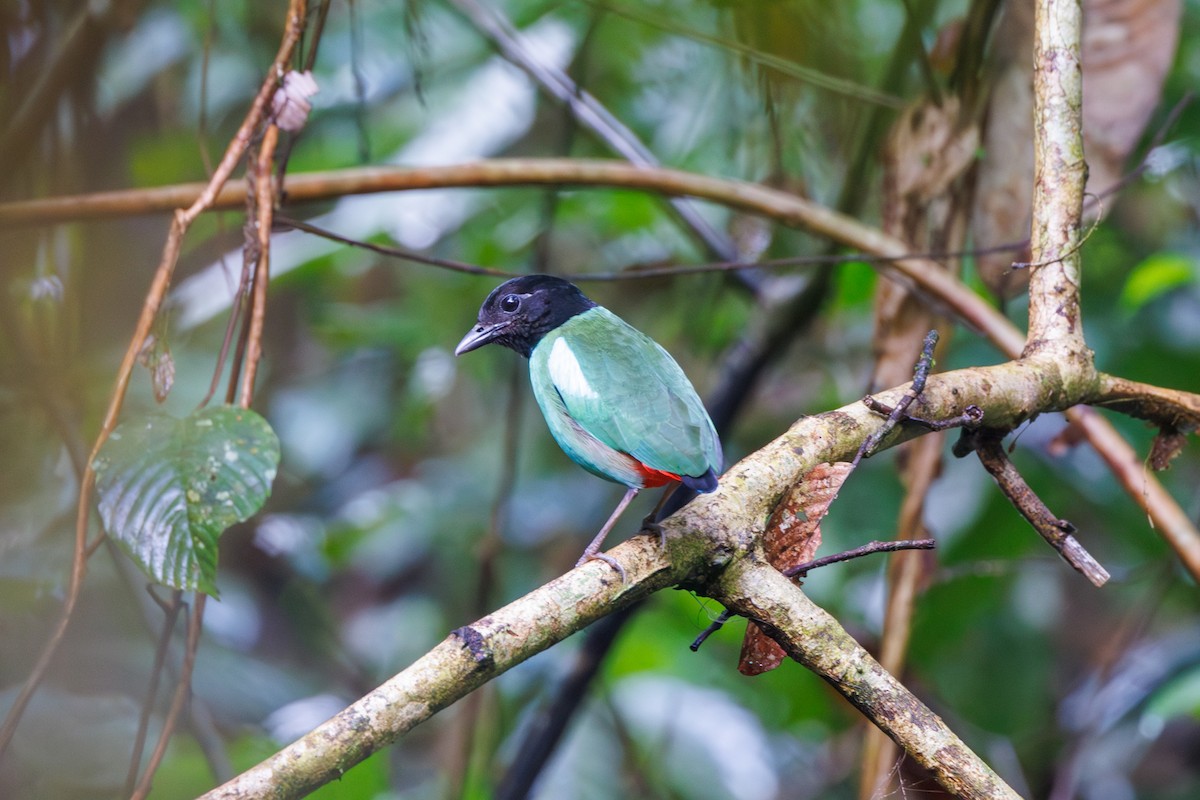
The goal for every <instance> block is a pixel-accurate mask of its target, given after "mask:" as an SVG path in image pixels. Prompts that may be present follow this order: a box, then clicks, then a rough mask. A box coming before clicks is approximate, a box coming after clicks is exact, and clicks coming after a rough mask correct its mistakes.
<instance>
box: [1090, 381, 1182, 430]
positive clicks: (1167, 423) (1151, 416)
mask: <svg viewBox="0 0 1200 800" xmlns="http://www.w3.org/2000/svg"><path fill="white" fill-rule="evenodd" d="M1092 404H1093V405H1098V406H1103V407H1104V408H1110V409H1112V410H1113V411H1119V412H1121V413H1122V414H1128V415H1129V416H1131V417H1137V418H1138V419H1144V420H1149V421H1150V422H1153V423H1155V424H1156V425H1159V426H1160V427H1165V428H1178V429H1180V430H1183V431H1188V432H1192V431H1196V430H1197V429H1200V395H1197V394H1192V393H1191V392H1181V391H1179V390H1178V389H1166V388H1163V387H1161V386H1152V385H1151V384H1148V383H1139V382H1138V381H1131V380H1126V379H1125V378H1118V377H1115V376H1113V375H1103V374H1102V375H1101V376H1100V392H1099V394H1098V395H1097V396H1096V397H1095V398H1094V399H1093V400H1092Z"/></svg>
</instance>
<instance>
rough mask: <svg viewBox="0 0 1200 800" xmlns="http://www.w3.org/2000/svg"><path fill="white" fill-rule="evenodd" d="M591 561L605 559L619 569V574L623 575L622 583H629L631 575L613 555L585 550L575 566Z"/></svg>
mask: <svg viewBox="0 0 1200 800" xmlns="http://www.w3.org/2000/svg"><path fill="white" fill-rule="evenodd" d="M589 561H603V562H604V563H605V564H608V565H609V566H610V567H612V568H613V569H615V570H616V571H617V574H618V575H620V576H621V583H629V577H628V576H627V575H626V574H625V568H624V567H622V566H621V562H620V561H617V560H616V559H615V558H613V557H612V556H610V555H605V554H604V553H589V552H587V551H586V550H585V551H583V555H581V556H580V557H579V560H578V561H576V562H575V566H576V567H582V566H583V565H584V564H586V563H587V562H589Z"/></svg>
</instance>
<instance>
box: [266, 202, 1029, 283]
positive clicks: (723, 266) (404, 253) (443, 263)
mask: <svg viewBox="0 0 1200 800" xmlns="http://www.w3.org/2000/svg"><path fill="white" fill-rule="evenodd" d="M275 228H276V230H278V229H279V228H295V229H296V230H298V231H303V232H304V233H311V234H312V235H313V236H320V237H321V238H322V239H328V240H329V241H331V242H339V243H341V244H345V245H349V246H351V247H357V248H360V249H362V250H369V251H371V252H373V253H378V254H379V255H382V256H387V257H389V258H399V259H403V260H405V261H412V262H414V263H417V264H425V265H427V266H431V267H439V268H441V269H447V270H450V271H451V272H462V273H466V274H468V275H487V276H489V277H493V278H515V277H518V276H520V275H522V274H523V273H519V272H510V271H508V270H502V269H493V268H491V267H484V266H480V265H478V264H471V263H468V262H466V261H455V260H453V259H449V258H439V257H437V256H429V255H425V254H424V253H418V252H416V251H413V250H408V249H405V248H403V247H394V246H391V245H383V244H376V243H374V242H369V241H366V240H363V239H353V238H350V237H348V236H342V235H341V234H339V233H335V232H333V231H331V230H329V229H327V228H322V227H320V226H318V225H314V224H312V223H311V222H307V221H304V220H299V219H296V218H294V217H288V216H284V215H282V214H276V215H275ZM1028 244H1029V243H1028V242H1027V241H1024V242H1009V243H1007V244H1000V245H994V246H992V247H985V248H982V249H979V250H956V251H953V252H926V253H905V254H904V255H902V256H881V255H875V254H872V253H829V254H824V255H808V256H788V257H786V258H766V259H761V260H757V261H744V260H738V261H709V262H706V263H703V264H676V265H672V266H664V267H641V266H629V267H625V268H623V269H618V270H616V271H613V272H584V273H567V274H564V275H563V277H565V278H567V279H569V280H572V281H576V282H579V283H583V282H585V281H594V282H600V281H605V282H612V281H630V280H646V279H650V278H665V277H673V276H676V275H702V274H707V273H710V272H733V271H736V270H743V269H754V270H762V269H778V268H781V267H810V266H823V265H829V264H850V263H856V262H865V263H870V264H884V263H888V262H894V261H901V260H904V259H908V258H921V259H930V260H934V261H951V260H959V259H963V258H976V257H978V256H981V255H987V254H990V253H1005V252H1012V251H1015V250H1021V249H1023V248H1025V247H1026V246H1028Z"/></svg>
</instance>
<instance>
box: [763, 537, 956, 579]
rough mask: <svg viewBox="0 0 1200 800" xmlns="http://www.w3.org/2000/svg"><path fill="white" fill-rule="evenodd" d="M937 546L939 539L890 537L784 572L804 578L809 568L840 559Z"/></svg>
mask: <svg viewBox="0 0 1200 800" xmlns="http://www.w3.org/2000/svg"><path fill="white" fill-rule="evenodd" d="M935 547H937V541H936V540H934V539H889V540H888V541H885V542H879V541H876V542H867V543H866V544H864V545H863V546H862V547H856V548H854V549H853V550H846V551H845V552H842V553H834V554H833V555H830V556H822V557H821V558H817V559H813V560H812V561H808V562H805V563H804V564H797V565H796V566H794V567H791V568H790V569H785V570H784V571H783V574H784V575H785V576H786V577H788V578H803V577H804V576H805V575H807V574H808V572H809V570H813V569H817V568H818V567H827V566H829V565H830V564H837V563H838V562H840V561H849V560H850V559H852V558H861V557H862V556H869V555H871V554H872V553H893V552H895V551H897V550H932V549H934V548H935Z"/></svg>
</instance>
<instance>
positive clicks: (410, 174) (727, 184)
mask: <svg viewBox="0 0 1200 800" xmlns="http://www.w3.org/2000/svg"><path fill="white" fill-rule="evenodd" d="M548 184H549V185H558V184H574V185H591V186H612V187H619V188H632V189H642V190H645V191H655V192H663V193H666V194H685V195H691V196H693V197H700V198H704V199H707V200H712V201H714V202H718V203H723V204H725V205H727V206H731V207H734V208H740V209H742V210H745V211H750V212H753V213H756V214H761V215H763V216H766V217H769V218H771V219H774V220H776V221H778V222H781V223H784V224H788V225H794V226H797V227H801V228H805V229H807V230H809V231H811V232H813V233H816V234H818V235H822V236H825V237H827V238H829V239H831V240H832V241H835V242H838V243H841V244H844V245H847V246H850V247H854V248H856V249H858V250H862V251H864V252H868V253H872V254H874V255H879V256H885V257H889V258H890V257H900V259H899V260H897V261H896V262H894V263H889V264H881V265H879V269H880V271H881V272H883V273H884V274H887V275H888V276H889V277H891V278H893V279H895V280H900V281H903V282H904V283H905V284H906V285H909V286H911V287H913V288H914V289H916V290H917V291H919V292H920V293H921V295H922V296H923V297H924V298H926V299H928V300H929V301H930V302H931V303H932V304H933V305H934V306H935V307H937V308H939V309H940V310H944V311H949V312H953V313H954V314H955V315H956V316H958V317H959V318H960V319H961V320H963V322H965V323H966V324H967V325H969V326H970V327H972V328H973V329H975V330H976V331H979V332H980V333H981V334H982V335H984V336H986V337H987V338H988V340H989V341H991V342H992V343H993V344H994V345H995V346H996V347H997V349H999V350H1000V351H1001V352H1003V353H1004V354H1006V355H1007V356H1009V357H1012V358H1015V357H1017V356H1018V355H1019V354H1020V353H1021V351H1022V350H1023V349H1024V347H1025V337H1024V335H1022V333H1021V332H1020V331H1019V330H1017V328H1016V326H1014V325H1013V324H1012V323H1011V322H1009V321H1008V319H1007V318H1005V317H1004V315H1002V314H1001V313H1000V312H999V311H997V310H996V309H995V308H993V307H992V306H990V305H989V304H988V303H987V302H986V301H984V300H983V299H982V298H980V297H979V296H978V295H976V294H975V293H974V292H972V291H971V290H970V289H969V288H968V287H967V286H965V285H964V284H963V283H962V282H961V281H959V280H958V279H957V278H955V277H954V276H952V275H950V274H949V273H947V272H946V271H944V270H941V269H937V268H935V264H934V262H933V261H931V260H930V259H927V258H921V257H909V251H908V249H907V247H906V246H905V244H904V242H902V241H901V240H899V239H896V238H895V237H892V236H888V235H887V234H885V233H883V232H882V231H880V230H878V229H876V228H872V227H871V226H869V225H865V224H863V223H861V222H859V221H858V220H855V219H852V218H850V217H848V216H845V215H843V214H839V213H837V212H835V211H831V210H830V209H827V208H825V207H823V206H820V205H819V204H816V203H814V202H812V201H810V200H806V199H804V198H802V197H797V196H795V195H791V194H788V193H786V192H782V191H779V190H776V189H770V188H767V187H765V186H760V185H758V184H753V183H747V182H745V181H737V180H729V179H722V178H712V177H708V176H705V175H697V174H694V173H689V172H683V171H680V170H673V169H661V168H659V169H651V168H645V167H635V166H631V165H629V164H626V163H622V162H616V161H589V160H576V159H494V160H489V161H479V162H472V163H465V164H453V165H448V166H439V167H365V168H358V169H346V170H337V171H333V172H314V173H308V174H289V176H288V187H287V188H288V196H287V200H288V201H291V202H302V201H311V200H323V199H330V198H336V197H342V196H345V195H350V194H370V193H375V192H395V191H411V190H417V189H433V188H450V187H479V186H529V185H548ZM202 188H203V185H202V184H178V185H175V186H165V187H160V188H157V189H131V190H125V191H119V192H103V193H99V194H89V195H77V196H73V197H57V198H49V199H44V200H27V201H21V202H13V203H0V228H2V227H6V226H16V225H35V224H48V223H54V222H64V221H68V220H82V219H101V218H106V217H120V216H128V215H131V214H149V213H157V212H163V211H167V210H170V209H173V208H176V207H178V206H180V205H185V204H187V203H188V202H189V201H190V200H194V199H195V197H196V196H197V195H198V194H199V193H200V191H201V190H202ZM245 192H246V187H245V186H243V185H225V186H224V188H223V189H221V190H220V191H219V192H217V193H216V194H215V195H214V196H213V198H212V204H211V208H213V209H219V208H235V207H238V206H240V205H241V204H242V203H243V202H244V199H245ZM1039 269H1040V268H1039ZM1045 274H1047V275H1048V273H1045ZM1079 366H1085V365H1083V364H1082V363H1081V364H1080V365H1079ZM1086 366H1087V367H1088V368H1089V369H1090V360H1089V361H1088V363H1087V365H1086ZM1085 431H1086V432H1087V435H1088V440H1089V442H1090V443H1091V444H1092V446H1093V447H1095V448H1096V449H1097V451H1099V452H1100V454H1101V456H1102V457H1103V458H1104V460H1105V461H1106V462H1107V463H1108V464H1109V465H1110V467H1111V468H1112V469H1113V471H1114V472H1115V473H1116V474H1117V475H1118V476H1119V477H1120V476H1122V475H1131V474H1133V473H1139V474H1140V473H1141V472H1142V470H1141V461H1140V460H1139V459H1138V458H1137V457H1136V455H1135V454H1133V451H1132V450H1131V449H1130V448H1129V446H1128V445H1127V444H1125V443H1124V442H1123V441H1121V440H1120V437H1119V435H1118V434H1117V433H1116V431H1115V430H1114V429H1113V428H1112V426H1111V425H1109V423H1108V422H1107V421H1106V420H1103V419H1101V418H1100V417H1098V416H1096V417H1094V418H1093V419H1092V420H1090V421H1089V424H1088V425H1087V426H1085ZM1121 480H1122V485H1124V486H1125V487H1126V489H1127V491H1129V492H1130V494H1131V496H1132V497H1133V498H1134V500H1135V501H1136V502H1138V503H1139V504H1140V505H1142V507H1143V508H1146V510H1147V513H1148V514H1149V516H1150V518H1151V520H1152V522H1153V524H1154V527H1155V529H1156V530H1158V531H1159V532H1160V533H1161V534H1162V535H1163V536H1164V538H1166V539H1167V540H1168V541H1169V542H1171V544H1172V547H1174V548H1175V550H1176V552H1177V553H1180V554H1181V557H1183V553H1185V552H1197V553H1200V531H1197V529H1196V526H1195V525H1194V524H1193V523H1192V522H1191V521H1190V520H1189V519H1188V517H1187V515H1186V514H1185V513H1184V512H1183V510H1182V509H1180V508H1179V505H1178V504H1177V503H1176V502H1175V501H1174V500H1173V499H1172V498H1171V497H1170V495H1169V494H1168V493H1167V492H1166V490H1164V489H1163V487H1162V485H1161V484H1160V483H1159V482H1158V481H1157V480H1156V479H1155V478H1154V477H1153V476H1149V475H1143V476H1142V477H1141V478H1139V479H1138V480H1137V481H1136V488H1134V483H1135V482H1133V481H1130V480H1125V479H1124V478H1121ZM1184 563H1185V564H1187V565H1188V570H1189V571H1190V572H1191V574H1192V575H1193V577H1195V578H1196V580H1198V581H1200V560H1192V559H1188V558H1184Z"/></svg>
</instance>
